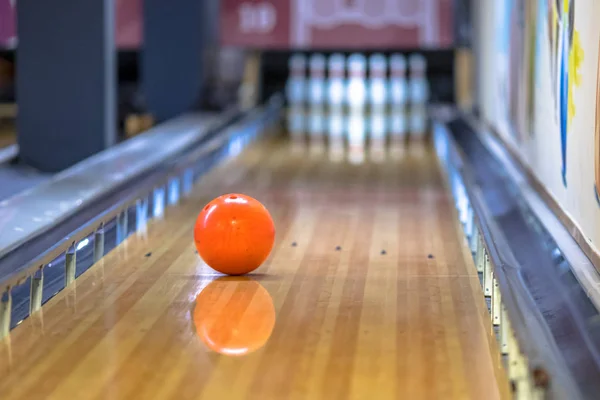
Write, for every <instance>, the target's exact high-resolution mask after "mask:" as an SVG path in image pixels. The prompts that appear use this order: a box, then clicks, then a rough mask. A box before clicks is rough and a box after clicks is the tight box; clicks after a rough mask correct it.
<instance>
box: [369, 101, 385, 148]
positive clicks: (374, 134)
mask: <svg viewBox="0 0 600 400" xmlns="http://www.w3.org/2000/svg"><path fill="white" fill-rule="evenodd" d="M370 117H371V118H370V119H369V122H370V123H369V131H370V133H371V142H372V143H373V144H383V143H384V142H385V133H386V128H387V127H386V125H387V124H386V118H385V111H384V110H383V109H382V108H374V109H373V110H372V111H371V115H370Z"/></svg>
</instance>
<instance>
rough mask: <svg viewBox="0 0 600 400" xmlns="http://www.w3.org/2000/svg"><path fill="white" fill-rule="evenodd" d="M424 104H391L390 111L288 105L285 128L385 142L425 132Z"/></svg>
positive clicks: (313, 134)
mask: <svg viewBox="0 0 600 400" xmlns="http://www.w3.org/2000/svg"><path fill="white" fill-rule="evenodd" d="M426 112H427V111H426V106H425V105H424V104H420V105H419V104H416V105H413V106H411V108H410V110H406V109H403V108H392V109H391V111H385V110H383V109H381V110H372V111H371V112H370V113H369V114H365V113H363V112H356V111H349V112H343V111H339V112H331V111H330V112H325V111H324V108H323V107H310V108H309V109H308V112H305V110H304V108H303V107H290V108H288V115H287V124H288V131H289V133H290V134H291V136H292V138H294V139H301V138H303V137H304V135H306V134H308V136H309V138H315V137H325V136H327V137H328V138H329V139H332V140H338V139H339V140H346V139H347V141H348V143H349V144H350V145H351V146H352V145H362V144H363V143H365V142H366V141H367V140H370V141H374V142H385V141H387V139H388V138H389V139H391V140H392V141H398V140H402V139H404V138H406V137H411V138H413V139H423V138H424V137H425V134H426V132H427V115H426Z"/></svg>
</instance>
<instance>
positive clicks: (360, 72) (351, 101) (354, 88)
mask: <svg viewBox="0 0 600 400" xmlns="http://www.w3.org/2000/svg"><path fill="white" fill-rule="evenodd" d="M366 67H367V60H366V58H365V56H364V55H362V54H358V53H354V54H352V55H350V57H348V75H349V76H348V86H347V87H346V98H347V102H348V106H349V107H350V109H351V112H362V111H363V110H364V106H365V102H366V99H367V87H366Z"/></svg>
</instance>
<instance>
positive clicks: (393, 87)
mask: <svg viewBox="0 0 600 400" xmlns="http://www.w3.org/2000/svg"><path fill="white" fill-rule="evenodd" d="M407 98H408V84H407V81H406V57H404V55H402V54H399V53H395V54H392V55H391V57H390V102H391V104H392V108H395V107H400V106H402V107H403V106H404V105H405V104H406V102H407Z"/></svg>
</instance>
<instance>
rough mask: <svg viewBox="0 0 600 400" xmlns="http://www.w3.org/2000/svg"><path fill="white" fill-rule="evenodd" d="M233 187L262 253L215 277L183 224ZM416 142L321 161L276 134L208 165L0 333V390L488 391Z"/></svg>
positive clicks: (455, 254)
mask: <svg viewBox="0 0 600 400" xmlns="http://www.w3.org/2000/svg"><path fill="white" fill-rule="evenodd" d="M227 192H243V193H246V194H249V195H251V196H254V197H256V198H257V199H259V200H260V201H262V202H263V203H264V204H265V205H266V206H267V207H268V208H269V210H270V211H271V213H272V216H273V218H274V221H275V223H276V227H277V239H276V245H275V248H274V250H273V253H272V254H271V257H270V258H269V260H268V262H267V263H266V264H265V265H264V266H262V267H261V268H260V269H258V270H257V271H255V273H253V274H252V275H250V276H249V277H245V278H219V277H218V276H217V275H216V274H215V273H213V272H212V271H211V270H210V269H209V268H208V267H206V266H205V265H204V264H203V263H202V262H201V261H200V260H199V258H198V255H197V254H196V252H195V249H194V245H193V240H192V231H193V225H194V222H195V218H196V215H197V214H198V212H199V211H200V210H201V208H202V206H203V205H204V204H205V203H206V202H208V201H209V200H210V199H211V198H213V197H215V196H217V195H220V194H223V193H227ZM455 221H456V216H455V214H454V211H453V208H452V204H451V200H450V198H449V196H448V194H447V193H446V190H445V188H444V186H443V182H442V180H441V175H440V171H439V170H438V166H437V162H436V160H435V156H434V155H433V153H432V152H431V150H429V149H427V148H420V149H414V148H413V149H411V150H409V151H406V150H405V151H397V152H390V153H389V154H388V155H387V156H386V158H384V159H383V160H381V159H380V160H379V161H378V162H370V161H368V157H367V161H365V162H364V163H363V164H351V163H348V162H343V161H338V162H332V161H330V160H329V159H328V156H327V153H326V152H325V153H322V154H314V153H307V152H303V151H298V149H296V150H293V149H292V147H291V146H290V145H289V143H287V142H285V141H282V140H272V141H265V142H262V143H259V144H256V145H254V146H253V147H251V148H249V149H247V150H246V151H244V152H243V153H242V154H240V155H239V156H238V157H237V158H236V159H235V160H232V161H231V162H229V163H227V164H224V165H222V166H220V167H218V168H216V169H215V170H214V171H212V172H211V173H209V174H208V175H207V176H206V177H205V178H204V179H203V181H201V183H200V184H199V185H198V186H197V187H196V189H195V192H194V194H193V195H192V197H191V198H188V199H186V200H185V201H184V202H182V204H181V205H180V206H177V207H174V208H171V209H169V210H168V211H167V213H166V215H165V218H164V220H162V221H154V222H152V223H151V224H150V226H149V228H148V231H147V232H146V234H145V235H143V236H142V235H139V236H134V237H131V238H130V239H128V240H127V241H126V242H125V243H124V244H123V245H121V246H119V247H117V248H116V249H115V250H114V251H113V252H111V253H110V254H109V255H107V256H106V257H105V258H104V259H103V260H102V261H101V262H100V263H98V264H97V265H95V266H93V267H92V268H91V269H90V270H89V271H88V272H86V273H85V274H84V275H82V276H81V277H80V278H79V279H78V280H77V281H76V284H75V285H73V286H72V287H70V288H68V289H66V290H64V291H63V292H61V293H59V294H58V295H57V296H56V297H54V298H53V299H52V300H51V301H49V302H48V303H47V304H46V305H44V307H43V308H42V311H41V312H40V313H38V314H36V315H35V316H34V317H32V318H29V319H27V320H25V321H24V322H23V323H22V324H21V325H19V326H18V327H17V328H16V329H15V330H14V331H13V332H12V334H11V337H10V339H9V340H7V341H5V342H4V343H2V344H1V346H0V393H2V398H3V399H11V400H19V399H22V400H33V399H67V398H69V399H178V400H179V399H211V400H212V399H411V400H412V399H477V400H479V399H501V398H508V384H507V380H506V377H505V375H504V372H503V370H502V368H501V365H500V360H499V358H498V357H497V355H496V354H497V349H496V344H495V343H496V342H495V339H494V338H493V336H492V333H491V332H492V329H491V326H490V324H489V317H488V316H487V310H486V308H485V303H484V300H483V296H482V293H481V289H480V285H479V282H478V278H477V274H476V271H475V268H474V266H473V264H472V261H471V259H470V257H469V254H468V249H467V248H466V246H465V244H464V242H463V240H462V239H461V236H460V233H459V230H458V227H457V225H456V222H455Z"/></svg>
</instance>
